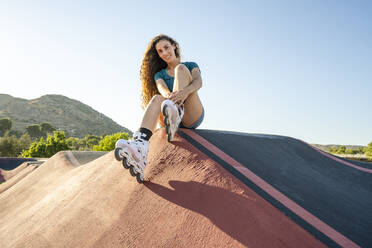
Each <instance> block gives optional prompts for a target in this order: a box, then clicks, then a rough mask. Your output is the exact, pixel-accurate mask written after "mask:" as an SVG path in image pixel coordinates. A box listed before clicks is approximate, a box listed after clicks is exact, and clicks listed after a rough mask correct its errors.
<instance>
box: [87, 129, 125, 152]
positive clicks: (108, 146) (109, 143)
mask: <svg viewBox="0 0 372 248" xmlns="http://www.w3.org/2000/svg"><path fill="white" fill-rule="evenodd" d="M128 138H129V135H128V133H115V134H113V135H106V136H105V137H104V138H103V139H102V140H101V141H100V142H99V144H98V145H95V146H94V147H93V150H94V151H112V150H114V149H115V143H116V141H118V140H119V139H125V140H128Z"/></svg>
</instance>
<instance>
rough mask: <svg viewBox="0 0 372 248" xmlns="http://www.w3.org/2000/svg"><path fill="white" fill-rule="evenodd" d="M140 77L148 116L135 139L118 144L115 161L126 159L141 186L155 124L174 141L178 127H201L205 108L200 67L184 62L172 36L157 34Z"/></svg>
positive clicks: (146, 56)
mask: <svg viewBox="0 0 372 248" xmlns="http://www.w3.org/2000/svg"><path fill="white" fill-rule="evenodd" d="M140 76H141V81H142V107H143V108H146V110H145V114H144V115H143V118H142V123H141V126H140V128H139V129H138V131H137V132H135V134H134V136H133V140H130V141H127V140H118V141H117V142H116V145H115V158H116V159H117V160H119V161H120V160H123V165H124V167H125V168H127V169H128V168H129V169H130V173H131V175H132V176H136V177H137V181H138V182H139V183H142V182H143V179H144V169H145V167H146V163H147V153H148V147H149V140H150V138H151V135H152V133H153V132H154V131H155V128H156V125H157V124H159V125H160V126H165V129H166V132H167V134H168V138H167V139H168V141H169V142H171V141H172V140H173V137H174V134H175V133H176V131H177V129H178V127H181V128H192V129H194V128H197V127H198V126H199V125H200V124H201V122H202V121H203V118H204V108H203V106H202V103H201V101H200V99H199V96H198V93H197V91H198V90H199V89H200V88H201V87H202V78H201V76H200V70H199V66H198V65H197V64H196V63H195V62H181V57H180V48H179V45H178V43H177V42H176V41H175V40H174V39H172V38H170V37H169V36H166V35H158V36H156V37H155V38H153V39H152V40H151V42H150V43H149V45H148V47H147V49H146V52H145V55H144V58H143V60H142V66H141V71H140Z"/></svg>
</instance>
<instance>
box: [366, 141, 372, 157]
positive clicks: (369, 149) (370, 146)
mask: <svg viewBox="0 0 372 248" xmlns="http://www.w3.org/2000/svg"><path fill="white" fill-rule="evenodd" d="M365 154H366V155H367V156H368V157H370V158H372V142H371V143H369V144H368V146H367V147H366V148H365Z"/></svg>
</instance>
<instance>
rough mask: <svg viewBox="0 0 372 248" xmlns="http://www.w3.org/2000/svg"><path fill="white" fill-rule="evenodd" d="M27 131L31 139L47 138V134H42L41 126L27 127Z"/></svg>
mask: <svg viewBox="0 0 372 248" xmlns="http://www.w3.org/2000/svg"><path fill="white" fill-rule="evenodd" d="M26 131H27V133H28V134H29V135H30V136H31V138H40V137H44V136H45V133H43V132H41V128H40V126H39V125H36V124H35V125H30V126H27V127H26Z"/></svg>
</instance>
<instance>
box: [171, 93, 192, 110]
mask: <svg viewBox="0 0 372 248" xmlns="http://www.w3.org/2000/svg"><path fill="white" fill-rule="evenodd" d="M188 96H189V94H188V92H187V91H186V90H184V89H182V90H179V91H175V92H172V93H171V94H170V95H169V99H170V100H172V101H173V102H174V103H175V104H177V105H179V106H180V105H182V104H183V103H184V102H185V100H186V98H187V97H188Z"/></svg>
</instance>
